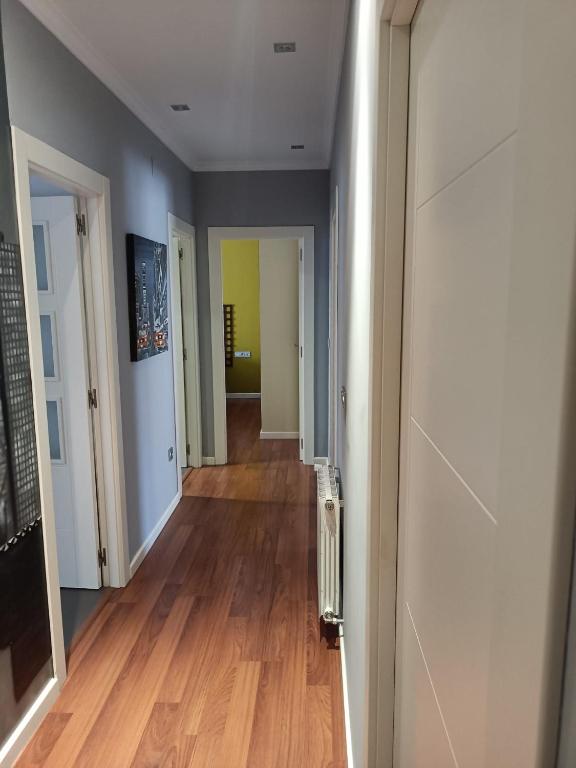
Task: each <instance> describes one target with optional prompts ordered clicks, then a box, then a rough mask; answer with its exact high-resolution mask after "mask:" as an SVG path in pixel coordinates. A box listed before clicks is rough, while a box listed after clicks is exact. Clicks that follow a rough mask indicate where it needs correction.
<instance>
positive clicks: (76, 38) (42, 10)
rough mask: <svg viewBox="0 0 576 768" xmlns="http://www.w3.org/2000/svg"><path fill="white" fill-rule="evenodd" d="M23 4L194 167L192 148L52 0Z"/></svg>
mask: <svg viewBox="0 0 576 768" xmlns="http://www.w3.org/2000/svg"><path fill="white" fill-rule="evenodd" d="M22 4H23V5H24V6H25V7H26V8H27V9H28V10H29V11H30V13H32V14H33V15H34V16H36V18H37V19H38V20H39V21H40V22H41V23H42V24H43V25H44V26H45V27H46V28H47V29H49V30H50V32H52V34H53V35H55V37H57V38H58V40H60V42H61V43H62V44H63V45H64V46H65V47H66V48H67V49H68V50H69V51H70V52H71V53H72V54H73V55H74V56H75V57H76V58H77V59H78V60H79V61H81V62H82V64H84V66H86V67H87V68H88V69H89V70H90V72H92V74H93V75H95V76H96V77H97V78H98V79H99V80H100V81H101V82H102V83H104V85H105V86H106V87H107V88H109V89H110V90H111V91H112V93H113V94H114V95H115V96H117V97H118V98H119V99H120V101H121V102H122V103H123V104H124V106H126V107H127V108H128V109H129V110H130V111H131V112H132V113H133V114H134V115H136V117H137V118H138V119H139V120H141V121H142V122H143V123H144V125H146V126H147V127H148V128H149V129H150V130H151V131H152V133H154V134H155V135H156V136H157V137H158V138H159V139H160V141H161V142H162V143H163V144H164V145H165V146H167V147H168V148H169V149H170V150H172V152H174V154H175V155H176V156H177V157H179V158H180V160H182V162H183V163H184V164H185V165H187V166H188V167H189V168H190V170H194V157H193V156H192V155H191V153H190V150H189V149H188V148H187V147H185V146H184V145H182V144H180V142H179V141H178V140H177V139H176V138H175V137H174V135H173V133H172V131H171V130H170V129H169V128H168V127H167V126H165V125H164V124H163V123H162V121H161V120H159V119H158V116H157V115H156V114H154V113H153V112H152V111H151V110H150V109H148V107H147V106H146V103H145V101H144V100H143V99H141V98H140V96H139V95H138V94H137V93H136V91H135V90H134V89H133V88H132V86H131V85H129V84H128V83H127V82H126V80H124V78H123V77H122V76H121V75H120V74H119V72H118V71H117V70H116V69H115V68H114V67H113V66H112V65H111V64H110V62H109V61H108V60H107V59H106V58H105V57H104V56H102V55H101V54H100V53H99V52H98V51H97V50H96V49H95V48H94V46H93V45H92V44H91V43H90V41H89V40H88V39H87V38H86V37H85V36H84V35H83V34H82V33H81V32H80V30H79V29H78V28H77V27H76V26H75V25H74V24H72V23H71V22H70V21H69V20H68V18H67V17H66V15H65V14H64V13H63V12H62V11H61V10H60V9H59V8H58V7H57V6H56V4H55V3H54V2H52V0H22Z"/></svg>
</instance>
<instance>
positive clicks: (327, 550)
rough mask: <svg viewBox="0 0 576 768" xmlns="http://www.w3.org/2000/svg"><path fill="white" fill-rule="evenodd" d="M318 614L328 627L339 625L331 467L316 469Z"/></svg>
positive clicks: (335, 486)
mask: <svg viewBox="0 0 576 768" xmlns="http://www.w3.org/2000/svg"><path fill="white" fill-rule="evenodd" d="M316 473H317V482H318V538H317V547H318V550H317V558H318V610H319V612H320V616H321V617H322V618H323V619H324V621H326V622H327V623H329V624H340V623H341V619H340V618H339V617H340V615H341V614H340V512H341V501H340V488H339V483H338V480H337V478H336V474H335V471H334V467H331V466H322V465H321V466H317V467H316Z"/></svg>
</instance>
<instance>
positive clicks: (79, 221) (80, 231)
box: [76, 213, 86, 236]
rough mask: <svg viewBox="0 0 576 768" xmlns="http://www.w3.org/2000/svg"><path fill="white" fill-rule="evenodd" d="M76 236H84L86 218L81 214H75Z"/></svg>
mask: <svg viewBox="0 0 576 768" xmlns="http://www.w3.org/2000/svg"><path fill="white" fill-rule="evenodd" d="M76 234H77V235H79V236H80V235H86V217H85V216H84V214H83V213H77V214H76Z"/></svg>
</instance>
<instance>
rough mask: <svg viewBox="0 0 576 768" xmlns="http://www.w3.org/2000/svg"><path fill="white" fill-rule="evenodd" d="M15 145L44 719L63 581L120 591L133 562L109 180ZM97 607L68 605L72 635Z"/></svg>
mask: <svg viewBox="0 0 576 768" xmlns="http://www.w3.org/2000/svg"><path fill="white" fill-rule="evenodd" d="M12 141H13V151H14V168H15V179H16V199H17V208H18V224H19V231H20V240H21V252H22V271H23V281H24V291H25V297H26V314H27V323H28V336H29V344H30V367H31V374H32V389H33V395H34V404H35V408H34V418H35V430H36V442H37V448H38V469H39V475H40V493H41V506H42V519H43V528H44V541H45V557H46V578H47V587H48V601H49V615H50V631H51V642H52V652H53V658H54V678H53V679H52V681H51V682H50V684H49V686H48V687H47V689H46V691H45V693H44V695H43V696H42V697H40V698H39V699H38V701H37V704H36V705H35V709H34V711H33V713H32V715H31V717H33V718H36V717H37V718H40V717H41V716H42V714H43V713H44V712H45V711H46V710H47V709H48V708H49V707H50V705H51V703H52V702H53V700H54V698H55V697H56V696H57V694H58V691H59V690H60V688H61V686H62V684H63V682H64V680H65V678H66V651H65V641H64V631H63V620H62V619H63V615H62V605H63V599H62V597H63V594H64V593H61V587H63V586H64V585H66V588H70V589H73V590H77V589H79V588H88V590H89V591H90V593H91V594H90V595H89V596H90V598H92V597H95V595H96V594H98V592H99V587H101V586H114V587H116V586H118V587H119V586H125V585H126V583H127V582H128V579H129V560H128V547H127V530H126V510H125V507H126V504H125V486H124V464H123V446H122V431H121V414H120V386H119V370H118V351H117V349H118V348H117V329H116V308H115V290H114V277H113V275H114V271H113V261H112V246H111V222H110V187H109V181H108V179H106V178H105V177H103V176H101V175H100V174H98V173H96V172H94V171H92V170H91V169H89V168H87V167H86V166H84V165H82V164H80V163H78V162H76V161H75V160H72V159H71V158H69V157H67V156H66V155H64V154H62V153H61V152H58V151H57V150H54V149H53V148H52V147H49V146H48V145H46V144H44V143H43V142H41V141H39V140H37V139H34V138H33V137H31V136H29V135H27V134H26V133H24V132H23V131H21V130H19V129H17V128H13V129H12ZM57 230H61V234H60V236H61V238H62V239H59V237H58V236H57V235H58V232H57ZM70 231H71V232H72V235H70V234H69V232H70ZM66 233H68V234H66ZM66 249H68V251H67V250H66ZM56 280H57V282H58V285H57V286H56ZM39 288H40V291H39ZM70 313H75V314H74V317H72V316H71V314H70ZM74 334H75V335H74ZM47 401H48V404H47ZM54 401H56V403H57V405H56V406H54V405H50V402H54ZM70 420H72V423H68V422H69V421H70ZM81 438H82V439H81ZM77 452H78V453H77ZM72 459H73V461H72ZM64 464H66V466H64ZM80 478H82V479H80ZM83 483H84V484H85V485H83ZM96 489H97V490H96ZM66 505H68V507H66ZM63 510H67V515H66V514H63ZM70 520H72V523H70ZM62 534H64V536H67V537H68V539H67V541H68V544H66V543H64V544H63V543H62V541H61V537H62ZM99 551H100V559H99V557H98V552H99ZM72 552H74V554H72ZM68 579H70V581H68ZM85 595H86V593H84V594H83V597H85ZM75 597H77V598H78V594H76V596H75ZM65 601H66V596H65V595H64V602H65ZM94 602H96V600H95V601H94ZM93 607H94V605H93V602H92V600H91V599H90V600H88V601H86V600H80V599H75V600H73V601H72V606H71V607H70V622H69V623H68V627H70V626H71V627H72V631H71V635H72V636H73V634H74V632H76V631H77V630H78V628H79V626H80V623H81V620H82V618H83V617H84V616H85V615H86V613H87V612H88V613H89V612H91V611H92V608H93ZM65 610H67V608H65ZM65 618H66V617H65ZM69 636H70V634H69V633H68V631H67V638H68V637H69Z"/></svg>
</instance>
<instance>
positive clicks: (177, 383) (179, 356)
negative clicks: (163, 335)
mask: <svg viewBox="0 0 576 768" xmlns="http://www.w3.org/2000/svg"><path fill="white" fill-rule="evenodd" d="M171 254H172V261H171V264H170V290H171V310H172V344H173V345H174V347H173V350H174V396H175V411H176V427H177V429H176V432H177V435H178V445H177V456H178V466H179V467H180V468H183V467H187V466H188V450H187V443H188V433H187V426H186V423H187V422H186V384H185V374H184V355H185V351H184V337H183V330H182V281H181V274H180V262H181V260H182V259H183V258H184V250H183V248H182V246H181V244H180V238H179V237H177V236H176V235H173V236H172V250H171Z"/></svg>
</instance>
